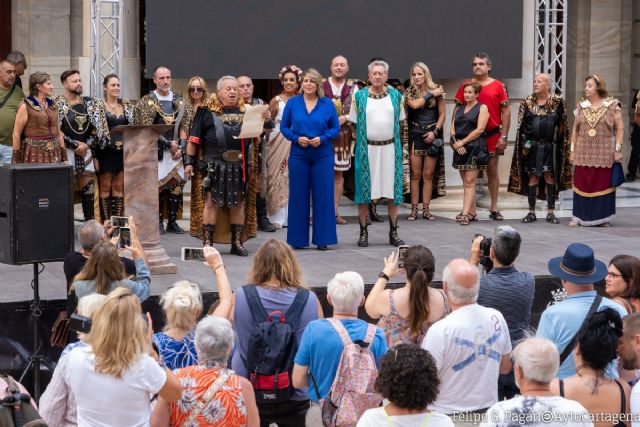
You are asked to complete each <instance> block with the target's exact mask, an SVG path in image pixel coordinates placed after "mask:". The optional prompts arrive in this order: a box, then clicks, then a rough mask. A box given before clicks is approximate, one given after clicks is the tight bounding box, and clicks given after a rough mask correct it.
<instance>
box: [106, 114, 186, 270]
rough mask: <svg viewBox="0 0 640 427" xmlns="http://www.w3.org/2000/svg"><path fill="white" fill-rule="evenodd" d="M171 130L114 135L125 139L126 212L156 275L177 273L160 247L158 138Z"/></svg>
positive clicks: (128, 129) (127, 129)
mask: <svg viewBox="0 0 640 427" xmlns="http://www.w3.org/2000/svg"><path fill="white" fill-rule="evenodd" d="M170 127H171V126H168V125H153V126H118V127H116V128H114V129H113V130H112V131H111V134H112V135H113V134H115V133H120V132H121V133H123V136H124V197H125V203H124V204H125V212H126V213H127V215H130V216H133V219H134V221H135V224H136V228H137V231H138V237H139V238H140V241H141V242H142V246H143V247H144V251H145V253H146V255H147V258H148V261H149V269H150V270H151V273H152V274H173V273H175V272H176V271H177V267H176V265H175V264H172V263H171V261H170V259H169V257H168V256H167V252H166V251H165V250H164V248H163V247H162V246H161V245H160V234H159V231H158V212H159V206H158V150H157V147H156V140H157V139H158V135H160V134H162V133H163V132H166V131H167V130H168V129H169V128H170Z"/></svg>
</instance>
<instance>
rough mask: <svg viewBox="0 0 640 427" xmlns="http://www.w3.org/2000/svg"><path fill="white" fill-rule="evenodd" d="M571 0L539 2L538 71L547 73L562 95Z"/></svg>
mask: <svg viewBox="0 0 640 427" xmlns="http://www.w3.org/2000/svg"><path fill="white" fill-rule="evenodd" d="M568 3H569V1H568V0H536V11H535V67H536V72H538V73H547V74H549V75H550V76H551V79H552V80H553V82H554V86H555V91H556V93H559V94H561V95H564V94H565V90H566V73H565V70H566V63H567V61H566V51H567V7H568Z"/></svg>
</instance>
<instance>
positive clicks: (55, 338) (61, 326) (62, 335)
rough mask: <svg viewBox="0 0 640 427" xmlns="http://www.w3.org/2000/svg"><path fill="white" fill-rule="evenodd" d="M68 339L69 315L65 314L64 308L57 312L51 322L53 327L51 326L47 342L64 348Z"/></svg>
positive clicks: (52, 345)
mask: <svg viewBox="0 0 640 427" xmlns="http://www.w3.org/2000/svg"><path fill="white" fill-rule="evenodd" d="M68 340H69V316H68V315H67V312H66V310H64V311H61V312H60V313H58V317H57V318H56V321H55V322H53V327H52V328H51V336H50V337H49V343H50V344H51V347H61V348H64V347H66V346H67V341H68Z"/></svg>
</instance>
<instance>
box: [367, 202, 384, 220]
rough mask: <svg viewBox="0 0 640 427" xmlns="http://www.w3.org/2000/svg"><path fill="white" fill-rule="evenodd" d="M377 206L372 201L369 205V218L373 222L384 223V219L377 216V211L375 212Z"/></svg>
mask: <svg viewBox="0 0 640 427" xmlns="http://www.w3.org/2000/svg"><path fill="white" fill-rule="evenodd" d="M376 207H377V204H376V203H375V202H373V201H371V203H369V218H371V221H373V222H384V219H382V217H381V216H380V215H378V211H377V210H376Z"/></svg>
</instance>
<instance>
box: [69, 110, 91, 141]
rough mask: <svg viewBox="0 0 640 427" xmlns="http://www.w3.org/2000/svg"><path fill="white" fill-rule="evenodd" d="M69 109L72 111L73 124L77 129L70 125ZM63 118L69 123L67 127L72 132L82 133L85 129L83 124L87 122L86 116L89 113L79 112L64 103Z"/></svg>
mask: <svg viewBox="0 0 640 427" xmlns="http://www.w3.org/2000/svg"><path fill="white" fill-rule="evenodd" d="M69 110H71V111H73V113H74V115H75V117H74V119H73V121H74V122H75V124H76V125H77V126H78V130H76V129H74V127H73V126H72V125H71V122H70V121H69ZM63 111H64V114H63V115H64V119H65V121H66V122H67V124H68V125H69V129H71V131H72V132H73V133H75V134H76V135H82V134H83V133H84V131H85V128H84V125H85V124H86V123H87V120H88V117H89V113H80V112H78V111H76V110H74V109H73V108H70V107H69V106H67V105H65V106H64V110H63Z"/></svg>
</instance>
